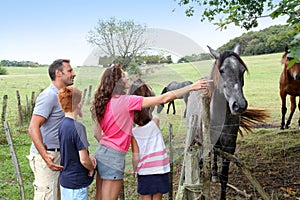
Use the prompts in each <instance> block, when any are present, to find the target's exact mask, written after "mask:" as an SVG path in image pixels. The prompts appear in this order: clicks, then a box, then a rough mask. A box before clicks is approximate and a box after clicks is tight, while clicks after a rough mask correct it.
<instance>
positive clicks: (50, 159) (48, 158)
mask: <svg viewBox="0 0 300 200" xmlns="http://www.w3.org/2000/svg"><path fill="white" fill-rule="evenodd" d="M44 160H45V162H46V163H47V165H48V167H49V168H50V169H51V170H52V171H61V170H63V169H64V167H63V166H61V165H57V164H55V163H54V157H53V155H51V154H50V153H46V154H45V157H44Z"/></svg>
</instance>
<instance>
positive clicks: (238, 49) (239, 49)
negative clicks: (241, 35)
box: [233, 43, 241, 55]
mask: <svg viewBox="0 0 300 200" xmlns="http://www.w3.org/2000/svg"><path fill="white" fill-rule="evenodd" d="M233 52H234V53H236V54H237V55H240V53H241V44H240V43H237V44H236V45H235V47H234V49H233Z"/></svg>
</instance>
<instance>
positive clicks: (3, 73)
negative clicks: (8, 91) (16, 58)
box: [0, 66, 7, 75]
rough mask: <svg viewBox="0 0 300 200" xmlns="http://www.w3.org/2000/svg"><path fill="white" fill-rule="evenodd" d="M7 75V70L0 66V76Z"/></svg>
mask: <svg viewBox="0 0 300 200" xmlns="http://www.w3.org/2000/svg"><path fill="white" fill-rule="evenodd" d="M6 74H7V70H6V69H5V68H4V67H1V66H0V75H6Z"/></svg>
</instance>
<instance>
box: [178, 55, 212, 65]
mask: <svg viewBox="0 0 300 200" xmlns="http://www.w3.org/2000/svg"><path fill="white" fill-rule="evenodd" d="M210 59H211V56H210V54H209V53H201V54H198V55H196V54H192V55H190V56H184V57H182V58H180V59H179V60H178V63H186V62H196V61H201V60H210Z"/></svg>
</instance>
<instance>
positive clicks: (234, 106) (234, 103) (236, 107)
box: [232, 101, 240, 112]
mask: <svg viewBox="0 0 300 200" xmlns="http://www.w3.org/2000/svg"><path fill="white" fill-rule="evenodd" d="M232 108H233V110H234V111H235V112H238V111H239V108H240V107H239V104H238V103H237V102H236V101H235V102H233V104H232Z"/></svg>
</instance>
